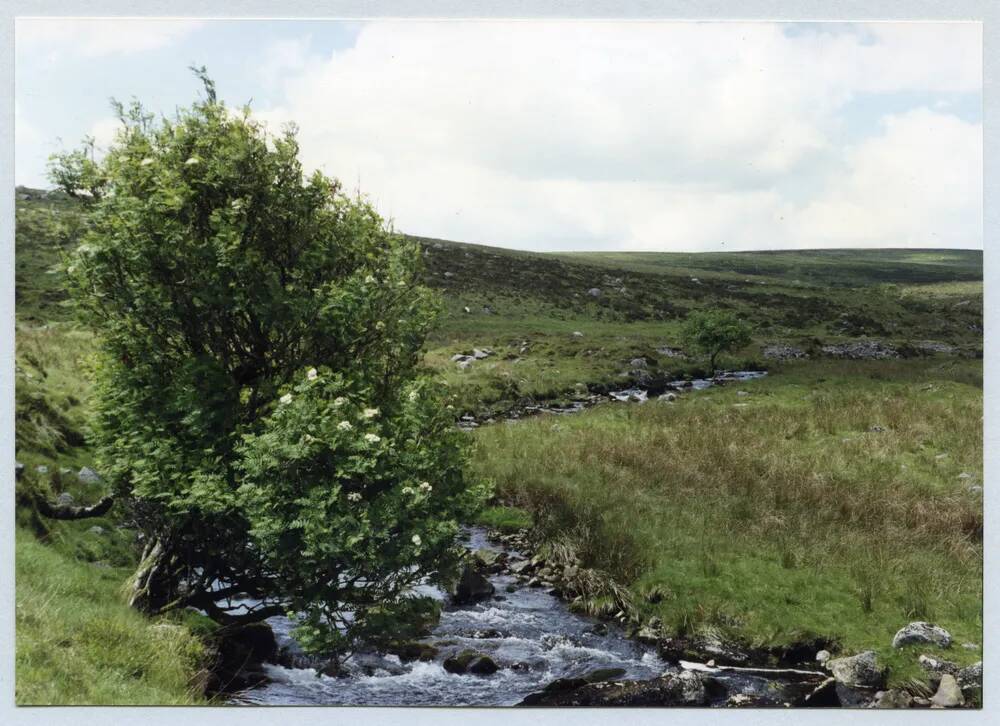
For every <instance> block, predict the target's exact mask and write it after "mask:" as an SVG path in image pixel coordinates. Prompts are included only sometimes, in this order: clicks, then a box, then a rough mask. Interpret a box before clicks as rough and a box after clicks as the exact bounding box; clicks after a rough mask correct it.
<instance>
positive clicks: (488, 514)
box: [475, 507, 533, 533]
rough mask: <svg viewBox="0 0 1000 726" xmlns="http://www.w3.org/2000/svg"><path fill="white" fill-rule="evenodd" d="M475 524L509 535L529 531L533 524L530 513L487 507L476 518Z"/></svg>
mask: <svg viewBox="0 0 1000 726" xmlns="http://www.w3.org/2000/svg"><path fill="white" fill-rule="evenodd" d="M475 524H478V525H481V526H483V527H489V528H490V529H495V530H498V531H500V532H508V533H509V532H518V531H520V530H523V529H529V528H530V527H531V526H532V524H533V522H532V520H531V513H530V512H527V511H525V510H523V509H519V508H517V507H486V508H484V509H483V510H482V511H480V512H479V514H478V515H477V516H476V521H475Z"/></svg>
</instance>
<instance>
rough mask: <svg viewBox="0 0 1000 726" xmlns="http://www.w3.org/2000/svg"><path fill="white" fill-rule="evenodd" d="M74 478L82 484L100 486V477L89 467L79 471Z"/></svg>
mask: <svg viewBox="0 0 1000 726" xmlns="http://www.w3.org/2000/svg"><path fill="white" fill-rule="evenodd" d="M76 478H77V479H79V480H80V482H81V483H83V484H100V483H101V481H102V479H101V475H100V474H98V473H97V472H96V471H94V470H93V469H91V468H90V467H89V466H85V467H83V468H82V469H80V471H78V472H77V474H76Z"/></svg>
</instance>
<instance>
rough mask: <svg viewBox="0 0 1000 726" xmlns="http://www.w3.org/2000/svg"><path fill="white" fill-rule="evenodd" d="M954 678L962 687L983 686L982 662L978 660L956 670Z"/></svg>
mask: <svg viewBox="0 0 1000 726" xmlns="http://www.w3.org/2000/svg"><path fill="white" fill-rule="evenodd" d="M955 678H956V679H957V680H958V684H959V685H960V686H961V687H962V688H963V689H964V688H967V687H975V688H982V687H983V662H982V661H978V662H976V663H973V664H972V665H970V666H966V667H965V668H962V669H961V670H959V671H958V673H957V674H956V676H955Z"/></svg>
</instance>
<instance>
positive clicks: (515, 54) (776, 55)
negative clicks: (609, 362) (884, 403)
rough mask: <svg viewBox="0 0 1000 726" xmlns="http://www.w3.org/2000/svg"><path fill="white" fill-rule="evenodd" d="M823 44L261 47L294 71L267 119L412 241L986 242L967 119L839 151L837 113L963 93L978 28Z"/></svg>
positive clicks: (653, 244)
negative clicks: (895, 96) (862, 104)
mask: <svg viewBox="0 0 1000 726" xmlns="http://www.w3.org/2000/svg"><path fill="white" fill-rule="evenodd" d="M812 27H815V26H812ZM831 30H833V31H835V32H830V31H831ZM823 31H824V32H821V33H817V32H814V31H813V30H811V29H809V27H808V26H807V27H806V28H805V29H804V31H803V32H798V33H786V32H784V28H783V27H782V26H780V25H776V24H766V23H758V24H720V23H706V24H692V23H540V22H520V23H501V22H462V23H458V22H453V23H434V22H426V23H418V22H406V23H402V22H380V23H373V24H369V25H366V26H364V27H363V28H362V30H361V32H360V34H359V36H358V38H357V41H356V44H355V46H354V47H353V48H351V49H348V50H345V51H341V52H337V53H334V54H333V55H332V56H330V57H329V58H326V59H322V60H317V59H315V58H313V59H308V60H304V58H305V51H304V50H302V49H301V47H296V46H294V45H289V46H288V47H286V48H284V49H283V50H281V52H276V53H275V54H272V55H273V56H274V57H276V58H278V59H281V58H285V59H286V60H287V62H286V63H285V64H284V65H283V66H281V67H282V69H283V70H285V71H290V70H291V69H293V68H299V69H300V70H299V72H297V73H295V72H289V73H288V76H287V78H285V80H284V88H283V90H284V98H285V101H284V102H283V103H282V104H281V105H280V106H278V107H274V108H272V109H270V110H269V111H268V112H266V113H263V114H261V115H262V116H264V117H265V118H267V119H268V120H270V121H272V122H275V123H277V122H279V121H284V120H294V121H296V122H297V123H298V125H299V126H300V129H301V133H300V141H301V144H302V153H303V157H304V159H305V160H306V162H307V164H308V165H311V166H316V167H321V168H324V170H326V171H327V172H328V173H332V174H335V175H337V176H340V177H341V178H342V180H344V182H345V183H346V184H347V185H348V186H349V187H352V188H353V186H354V185H355V184H356V182H357V180H358V179H359V178H360V182H361V187H362V189H363V190H364V191H366V192H368V193H369V194H370V195H371V196H372V197H373V199H374V200H375V201H376V202H377V203H378V205H379V207H380V210H381V211H382V212H383V213H384V214H388V215H391V216H393V217H394V218H395V220H396V223H397V227H398V228H400V229H403V230H405V231H409V232H413V233H417V234H426V235H433V236H440V237H450V238H454V239H461V240H467V241H482V242H493V243H497V244H504V245H511V246H520V247H533V248H537V249H546V248H576V249H581V248H587V247H599V246H600V247H615V248H627V249H708V248H719V247H720V246H721V245H723V244H724V245H725V248H726V249H734V248H752V247H768V246H797V247H811V246H820V245H844V244H877V245H887V246H888V245H900V244H934V243H940V244H941V245H963V246H978V245H980V244H981V233H980V234H979V235H977V234H976V229H980V228H981V226H980V221H979V216H980V215H979V213H978V212H977V210H981V192H980V191H979V189H980V184H981V177H982V170H981V163H982V161H981V141H978V139H979V138H980V137H979V135H980V134H981V128H980V127H979V126H978V125H974V124H967V123H964V122H962V121H960V120H959V119H958V118H957V117H953V116H949V115H947V114H946V113H945V112H944V110H941V109H939V110H938V112H931V111H926V110H924V111H920V112H914V113H911V114H903V115H899V116H893V117H890V118H888V119H886V120H885V123H884V127H882V128H877V127H873V128H872V129H871V132H870V134H869V138H868V140H866V141H861V142H857V141H854V142H852V143H853V146H851V147H846V146H845V145H844V141H843V140H842V137H843V127H844V125H845V121H844V118H843V113H845V112H844V108H845V104H848V103H849V102H852V101H855V102H857V101H858V99H861V100H862V101H864V99H865V98H867V97H868V95H869V94H886V93H900V92H910V93H917V94H930V93H952V94H954V93H967V92H979V91H980V89H981V82H982V79H981V70H980V68H981V60H982V57H981V46H980V37H981V35H980V27H979V26H978V25H975V24H957V23H955V24H900V23H897V24H876V25H868V26H862V27H845V26H836V27H831V26H826V27H824V28H823ZM279 65H280V64H279ZM928 103H929V104H930V103H932V101H928ZM788 190H792V192H793V193H789V191H788ZM807 192H808V193H807Z"/></svg>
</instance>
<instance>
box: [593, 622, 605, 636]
mask: <svg viewBox="0 0 1000 726" xmlns="http://www.w3.org/2000/svg"><path fill="white" fill-rule="evenodd" d="M590 632H591V633H593V634H594V635H602V636H603V635H607V634H608V626H607V624H606V623H597V624H596V625H595V626H594V627H592V628H591V629H590Z"/></svg>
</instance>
